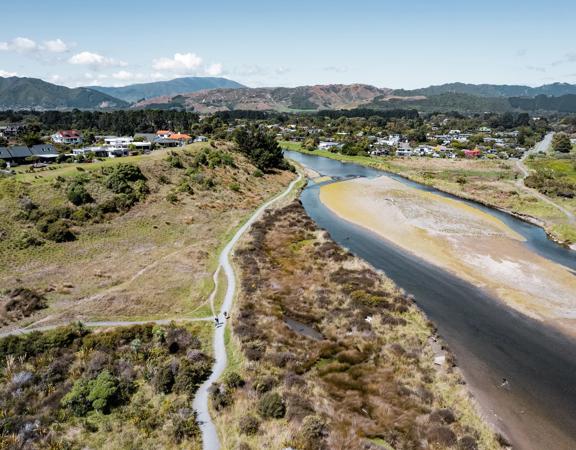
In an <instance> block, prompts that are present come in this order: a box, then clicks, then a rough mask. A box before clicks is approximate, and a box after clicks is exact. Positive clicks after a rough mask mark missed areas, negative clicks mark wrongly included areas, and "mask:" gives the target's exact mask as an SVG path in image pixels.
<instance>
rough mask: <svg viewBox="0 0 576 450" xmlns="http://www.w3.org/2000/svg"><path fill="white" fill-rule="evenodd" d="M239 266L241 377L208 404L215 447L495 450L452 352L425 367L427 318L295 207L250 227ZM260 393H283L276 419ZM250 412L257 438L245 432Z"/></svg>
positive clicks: (431, 353)
mask: <svg viewBox="0 0 576 450" xmlns="http://www.w3.org/2000/svg"><path fill="white" fill-rule="evenodd" d="M236 263H237V265H238V266H239V267H240V268H241V277H240V278H241V283H242V289H241V293H240V296H239V300H238V303H237V305H236V309H235V311H234V312H233V331H234V337H233V343H234V346H235V347H238V348H241V350H242V354H243V357H244V358H243V363H242V364H238V365H237V370H238V371H239V372H240V374H241V376H242V377H243V379H244V380H245V383H246V384H245V385H244V386H243V387H239V388H230V389H229V390H228V394H229V395H230V396H231V397H232V399H233V401H232V402H231V404H230V405H229V406H225V407H220V408H217V409H216V410H215V415H216V420H217V424H218V426H219V428H220V430H221V439H222V442H223V446H224V448H229V449H235V448H240V447H239V445H240V444H242V443H243V444H244V445H247V446H248V447H243V448H253V449H260V448H271V449H281V448H285V447H289V446H290V447H293V448H297V449H302V450H305V449H342V450H343V449H358V448H371V446H372V447H373V448H386V445H388V446H391V448H394V449H397V450H399V449H415V448H434V449H436V448H447V446H448V445H449V444H451V443H453V445H454V446H455V445H457V444H458V443H460V444H461V445H464V443H465V442H466V440H470V441H473V442H475V443H476V444H477V445H478V446H479V448H483V449H491V448H498V445H497V443H496V439H495V436H494V434H493V433H492V432H491V431H490V430H489V428H488V427H487V425H486V424H485V423H484V422H483V421H482V419H481V418H480V417H479V416H478V414H477V413H476V412H475V410H474V408H473V406H472V401H471V399H470V398H469V395H468V393H467V392H466V390H465V389H464V388H463V387H462V384H461V382H462V380H461V377H460V375H459V372H458V371H457V370H456V369H454V367H453V365H452V364H451V361H453V358H452V357H451V355H450V354H449V353H447V352H445V353H444V354H445V355H446V356H447V363H446V364H445V365H444V366H442V367H441V368H438V367H436V366H435V365H434V363H433V360H434V357H435V356H436V355H437V354H438V352H442V350H439V349H434V348H433V340H432V338H433V334H434V332H433V330H432V326H431V324H430V323H429V322H428V321H427V320H426V319H425V317H424V315H423V314H422V313H421V312H420V311H419V310H418V309H417V308H416V306H415V305H414V304H413V302H412V301H411V300H410V299H408V298H407V297H406V296H405V295H404V294H403V293H402V292H401V291H399V290H398V288H396V286H395V285H394V284H393V283H392V282H391V281H390V280H389V279H387V278H385V277H384V276H383V275H382V274H379V273H377V272H375V271H374V270H373V269H372V268H370V267H369V266H368V265H367V264H365V263H364V262H362V261H360V260H358V259H356V258H354V257H352V256H351V255H350V254H348V253H347V252H345V251H344V250H342V249H341V248H340V247H338V246H337V245H336V244H335V243H334V242H333V241H331V240H330V238H329V237H328V236H327V235H326V234H325V233H324V232H322V231H320V230H318V229H317V228H316V226H315V225H314V223H313V222H312V221H311V220H310V219H309V218H308V217H307V216H306V214H305V212H304V210H303V208H302V206H301V205H300V204H299V203H298V202H294V203H293V204H291V205H289V206H287V207H284V208H280V209H277V210H275V211H274V212H270V213H268V214H266V215H265V216H264V217H263V219H262V220H261V221H259V222H258V223H257V224H255V225H254V227H253V228H252V230H251V233H250V238H249V241H248V242H247V243H245V244H244V246H243V247H242V248H241V249H240V250H239V251H238V252H237V255H236ZM367 318H369V319H368V320H366V319H367ZM287 319H290V320H295V321H297V324H296V328H294V325H293V326H292V328H291V327H290V326H288V323H287ZM291 323H293V322H291ZM298 324H299V325H298ZM307 327H308V328H307ZM303 330H304V331H303ZM265 391H267V392H276V393H278V394H279V395H280V396H281V397H282V399H283V402H284V406H285V414H284V416H283V418H279V419H271V418H266V417H262V414H259V412H258V405H259V403H260V402H261V401H262V399H263V398H264V397H265V394H264V392H265ZM229 403H230V402H229ZM250 415H252V416H254V417H255V418H256V419H257V421H259V427H258V431H257V433H256V434H247V433H246V429H245V428H243V426H244V422H245V419H243V418H244V417H246V416H250ZM377 446H379V447H377Z"/></svg>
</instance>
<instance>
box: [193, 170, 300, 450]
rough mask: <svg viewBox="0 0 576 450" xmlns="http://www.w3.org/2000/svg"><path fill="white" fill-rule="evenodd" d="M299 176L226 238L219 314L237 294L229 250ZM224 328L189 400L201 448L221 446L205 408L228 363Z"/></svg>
mask: <svg viewBox="0 0 576 450" xmlns="http://www.w3.org/2000/svg"><path fill="white" fill-rule="evenodd" d="M301 179H302V174H299V175H298V178H296V179H295V180H294V181H292V182H291V183H290V185H289V186H288V187H287V188H286V190H285V191H284V192H282V193H281V194H279V195H278V196H276V197H274V198H273V199H271V200H269V201H268V202H266V203H264V204H263V205H262V206H261V207H260V208H258V209H257V210H256V212H255V213H254V214H253V215H252V216H251V217H250V218H249V219H248V220H247V221H246V223H244V225H242V227H240V229H239V230H238V231H237V232H236V234H235V235H234V237H233V238H232V239H231V240H230V241H229V242H228V244H227V245H226V247H224V249H223V250H222V253H220V256H219V258H218V263H219V265H218V268H217V269H216V275H215V276H214V281H215V285H214V291H213V294H212V295H211V298H214V296H215V294H214V293H215V292H216V291H217V290H218V284H217V283H218V276H217V273H218V271H220V270H223V271H224V275H225V276H226V281H227V286H226V293H225V296H224V301H223V302H222V306H221V308H220V314H219V315H220V316H221V315H222V314H223V313H224V311H230V309H231V307H232V303H233V301H234V297H235V294H236V275H235V274H234V268H233V267H232V264H231V262H230V255H231V254H232V250H233V249H234V246H235V245H236V244H237V242H238V241H239V240H240V238H241V237H242V236H243V235H244V233H245V232H246V231H247V230H248V229H249V228H250V226H251V225H252V224H253V223H254V222H255V221H256V220H257V219H258V218H259V217H260V215H261V214H262V212H263V211H264V210H265V209H266V208H268V207H269V206H270V205H272V204H273V203H275V202H277V201H278V200H280V199H282V198H284V197H286V196H287V195H288V194H289V193H290V192H291V191H292V189H293V188H294V186H295V185H296V184H297V183H298V182H299V181H300V180H301ZM225 328H226V323H225V322H224V325H223V326H220V327H218V328H216V331H215V333H214V344H213V348H214V359H215V362H214V367H213V368H212V374H211V375H210V377H209V378H208V379H207V380H206V381H205V382H204V383H203V384H202V385H201V386H200V388H199V389H198V391H197V392H196V396H195V397H194V402H193V403H192V406H193V408H194V410H195V411H196V412H197V414H198V422H199V424H200V430H201V431H202V448H203V449H204V450H218V449H219V448H220V440H219V439H218V433H217V432H216V426H215V425H214V422H212V418H211V417H210V410H209V408H208V403H209V393H208V391H209V389H210V386H212V384H213V383H214V382H216V381H217V380H218V379H219V378H220V377H221V376H222V374H223V373H224V370H225V369H226V365H227V363H228V358H227V355H226V345H225V342H224V331H225Z"/></svg>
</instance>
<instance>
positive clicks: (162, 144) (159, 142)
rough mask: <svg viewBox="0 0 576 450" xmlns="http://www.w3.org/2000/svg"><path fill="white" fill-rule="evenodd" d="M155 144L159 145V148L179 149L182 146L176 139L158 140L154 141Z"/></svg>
mask: <svg viewBox="0 0 576 450" xmlns="http://www.w3.org/2000/svg"><path fill="white" fill-rule="evenodd" d="M154 144H155V145H157V146H158V147H163V148H165V147H179V146H181V145H182V143H181V142H180V141H176V140H174V139H169V138H159V139H158V138H156V140H155V141H154Z"/></svg>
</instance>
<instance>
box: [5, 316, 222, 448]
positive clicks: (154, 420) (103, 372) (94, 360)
mask: <svg viewBox="0 0 576 450" xmlns="http://www.w3.org/2000/svg"><path fill="white" fill-rule="evenodd" d="M210 325H211V324H209V323H200V324H195V325H186V326H177V325H175V324H172V325H169V326H153V325H142V326H135V327H126V328H119V329H117V330H114V331H112V330H101V331H92V332H91V331H89V330H87V329H84V328H82V327H81V326H78V325H71V326H68V327H65V328H60V329H58V330H54V331H49V332H46V333H32V334H29V335H26V336H11V337H8V338H4V339H1V340H0V410H1V411H2V414H1V415H0V448H2V449H48V448H50V449H79V448H110V449H111V448H114V449H157V448H166V449H180V448H181V449H200V448H201V436H200V430H199V428H198V424H197V422H196V415H195V413H194V411H193V409H192V398H193V397H194V394H195V392H196V390H197V388H198V386H199V385H200V383H202V381H204V380H205V379H206V378H207V377H208V375H209V374H210V371H211V366H212V357H211V356H210V354H211V349H210V342H211V340H210V329H211V327H210Z"/></svg>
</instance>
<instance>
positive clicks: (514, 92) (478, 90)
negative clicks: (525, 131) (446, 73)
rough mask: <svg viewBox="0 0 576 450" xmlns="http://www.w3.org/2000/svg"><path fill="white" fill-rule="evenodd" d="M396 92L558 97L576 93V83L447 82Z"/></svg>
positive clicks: (396, 91) (400, 93)
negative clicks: (535, 85) (533, 85)
mask: <svg viewBox="0 0 576 450" xmlns="http://www.w3.org/2000/svg"><path fill="white" fill-rule="evenodd" d="M394 94H396V95H399V96H413V95H425V96H432V95H441V94H467V95H474V96H478V97H536V96H537V95H548V96H552V97H558V96H561V95H566V94H576V85H575V84H568V83H552V84H545V85H543V86H539V87H530V86H523V85H508V84H467V83H447V84H441V85H438V86H429V87H426V88H420V89H412V90H405V89H398V90H395V91H394Z"/></svg>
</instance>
